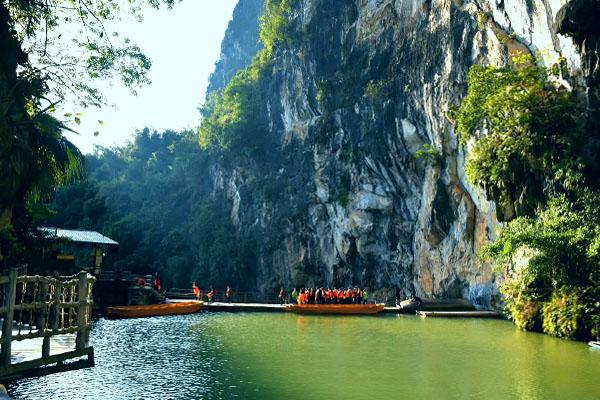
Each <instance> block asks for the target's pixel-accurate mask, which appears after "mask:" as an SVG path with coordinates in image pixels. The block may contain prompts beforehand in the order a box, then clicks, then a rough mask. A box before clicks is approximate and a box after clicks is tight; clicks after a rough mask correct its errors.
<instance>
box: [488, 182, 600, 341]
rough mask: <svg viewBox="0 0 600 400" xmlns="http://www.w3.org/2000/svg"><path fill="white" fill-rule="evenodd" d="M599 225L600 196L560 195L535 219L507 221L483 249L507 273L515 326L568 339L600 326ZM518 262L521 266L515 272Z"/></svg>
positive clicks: (588, 334) (506, 293)
mask: <svg viewBox="0 0 600 400" xmlns="http://www.w3.org/2000/svg"><path fill="white" fill-rule="evenodd" d="M599 226H600V194H598V193H597V192H591V191H583V192H582V193H581V194H580V195H579V196H578V197H577V198H576V201H569V200H568V199H567V197H566V196H564V195H562V196H558V197H556V198H553V199H551V200H550V201H549V203H548V206H547V208H546V209H544V210H543V211H541V212H540V213H539V215H538V216H537V217H535V218H530V217H520V218H517V219H515V220H513V221H510V222H509V223H508V224H507V225H506V227H505V228H503V229H502V231H501V233H500V236H499V238H498V239H497V240H496V241H495V242H493V243H491V244H490V245H488V246H487V247H486V248H485V249H484V252H483V253H482V256H483V257H484V258H486V259H489V260H494V263H495V266H496V269H497V271H498V272H501V271H507V272H508V275H509V276H508V278H507V281H506V282H505V283H504V285H503V287H502V291H503V294H504V296H505V300H506V303H507V307H508V310H509V311H510V314H511V315H512V317H513V319H514V320H515V322H516V323H517V325H519V326H520V327H522V328H525V329H531V330H541V329H542V328H543V330H544V331H545V332H547V333H550V334H552V335H556V336H561V337H569V338H586V337H591V335H592V331H595V330H597V329H598V327H600V325H598V323H599V322H600V320H599V318H600V303H599V300H598V299H599V298H600V297H598V295H600V253H599V252H598V243H599V242H600V228H599ZM518 261H520V262H521V263H522V264H523V263H524V266H522V267H521V268H520V269H517V270H515V265H516V264H517V262H518ZM542 309H543V310H542Z"/></svg>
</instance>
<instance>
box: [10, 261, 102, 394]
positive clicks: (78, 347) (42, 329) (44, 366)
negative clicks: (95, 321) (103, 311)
mask: <svg viewBox="0 0 600 400" xmlns="http://www.w3.org/2000/svg"><path fill="white" fill-rule="evenodd" d="M95 279H96V278H94V277H93V276H91V275H89V274H88V273H87V272H85V271H82V272H80V273H79V274H77V275H75V276H71V277H61V278H51V277H44V276H18V272H17V269H12V270H10V272H9V274H8V275H3V276H0V286H1V287H2V288H3V289H4V290H3V293H4V300H3V304H2V306H1V307H0V315H2V316H3V322H2V338H1V339H0V344H1V349H0V381H2V382H5V381H9V380H12V379H16V378H23V377H26V376H41V375H47V374H49V373H53V372H59V371H66V370H72V369H78V368H86V367H91V366H93V365H94V349H93V348H92V347H91V346H89V345H88V342H89V333H90V323H91V310H92V307H91V305H92V300H91V299H92V296H91V291H92V285H93V282H94V281H95ZM17 297H18V299H17ZM17 300H19V301H18V302H17ZM15 311H17V312H15ZM15 317H17V321H16V324H15ZM13 329H15V330H16V332H15V333H13ZM73 333H75V334H76V336H75V349H74V350H73V351H68V352H66V353H61V354H56V355H50V340H51V337H52V336H55V335H65V334H73ZM35 338H38V339H40V338H41V339H42V349H41V358H39V359H34V360H31V361H23V362H20V363H17V364H12V362H11V356H12V351H11V350H12V346H11V343H12V341H15V340H17V341H19V340H28V339H35ZM81 357H85V358H86V359H84V360H80V361H75V362H73V360H74V359H79V358H81ZM68 360H71V362H70V363H68V364H67V363H64V362H65V361H68ZM51 364H56V366H54V367H52V366H50V365H51Z"/></svg>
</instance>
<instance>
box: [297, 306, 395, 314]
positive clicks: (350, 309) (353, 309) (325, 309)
mask: <svg viewBox="0 0 600 400" xmlns="http://www.w3.org/2000/svg"><path fill="white" fill-rule="evenodd" d="M383 307H384V305H383V304H290V305H288V306H286V308H285V309H286V311H292V312H295V313H298V314H339V315H361V314H362V315H365V314H377V313H378V312H380V311H382V310H383Z"/></svg>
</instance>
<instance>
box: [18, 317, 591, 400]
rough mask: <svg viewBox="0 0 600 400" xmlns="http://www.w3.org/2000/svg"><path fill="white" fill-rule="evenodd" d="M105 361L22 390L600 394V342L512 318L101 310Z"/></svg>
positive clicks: (49, 395) (98, 395)
mask: <svg viewBox="0 0 600 400" xmlns="http://www.w3.org/2000/svg"><path fill="white" fill-rule="evenodd" d="M92 342H93V345H94V347H95V349H96V365H97V366H96V368H93V369H88V370H80V371H74V372H68V373H64V374H59V375H53V376H48V377H45V378H41V379H37V380H28V381H23V382H20V383H19V384H17V385H14V386H12V387H11V388H10V390H11V393H12V394H13V395H14V396H15V397H17V398H20V399H69V400H74V399H161V400H162V399H234V398H239V399H278V400H282V399H302V400H312V399H338V398H339V399H344V400H352V399H360V400H368V399H411V400H412V399H436V400H437V399H527V400H537V399H540V400H541V399H544V400H547V399H569V400H571V399H600V351H596V350H592V349H590V348H588V346H587V345H586V344H584V343H574V342H568V341H562V340H558V339H553V338H550V337H547V336H544V335H539V334H531V333H524V332H520V331H519V330H517V329H515V328H514V326H513V325H512V324H510V323H508V322H505V321H494V320H444V319H435V318H429V319H420V318H418V317H413V316H405V317H395V316H376V317H317V316H297V315H291V314H221V313H217V314H196V315H190V316H180V317H163V318H147V319H137V320H122V321H107V320H99V321H97V322H96V323H95V325H94V330H93V334H92Z"/></svg>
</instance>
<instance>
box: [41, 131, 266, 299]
mask: <svg viewBox="0 0 600 400" xmlns="http://www.w3.org/2000/svg"><path fill="white" fill-rule="evenodd" d="M86 164H87V174H86V179H85V180H84V181H83V182H81V183H78V184H74V185H71V186H68V187H66V188H64V189H62V190H60V191H59V192H57V194H56V196H55V198H54V200H53V202H52V203H50V204H49V207H50V208H52V209H55V210H59V211H60V212H59V213H58V214H57V215H55V216H53V217H50V218H46V219H45V220H44V221H43V224H46V225H50V226H60V227H65V228H80V229H92V230H97V231H100V232H102V233H103V234H105V235H107V236H109V237H111V238H113V239H115V240H116V241H118V242H119V244H120V245H119V248H118V253H117V254H116V255H115V257H114V258H115V259H116V260H117V261H116V262H115V263H114V264H113V265H112V266H113V267H115V268H118V269H123V270H129V271H133V272H138V273H152V272H154V271H158V272H159V273H161V274H162V275H163V276H164V279H165V283H166V284H167V285H168V286H170V287H173V286H178V287H186V288H187V287H189V286H190V285H191V282H192V281H194V280H196V281H198V282H200V283H201V284H202V285H203V286H204V285H209V284H214V285H219V286H224V285H227V284H232V285H233V284H235V285H236V287H238V288H249V287H251V285H252V282H253V281H252V278H253V276H255V275H256V274H255V273H253V271H254V267H255V265H256V255H255V254H254V248H255V247H256V246H255V245H254V244H253V240H252V239H251V238H247V237H244V236H242V235H240V234H238V233H237V230H236V229H235V226H234V225H233V223H232V222H231V217H230V211H231V210H230V208H229V207H228V204H229V202H228V201H227V199H225V198H223V196H224V194H223V193H222V192H221V193H214V192H213V186H212V183H211V181H210V176H209V174H210V172H209V171H210V166H211V164H210V154H209V153H208V152H206V151H200V150H199V149H198V143H197V137H196V135H195V134H194V133H192V132H182V133H176V132H171V131H166V132H163V133H151V132H149V131H148V130H144V131H141V132H138V133H137V135H136V137H135V140H134V142H133V143H131V144H129V145H128V146H125V147H118V148H112V149H106V148H98V149H97V150H96V152H95V154H94V155H93V156H87V163H86Z"/></svg>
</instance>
